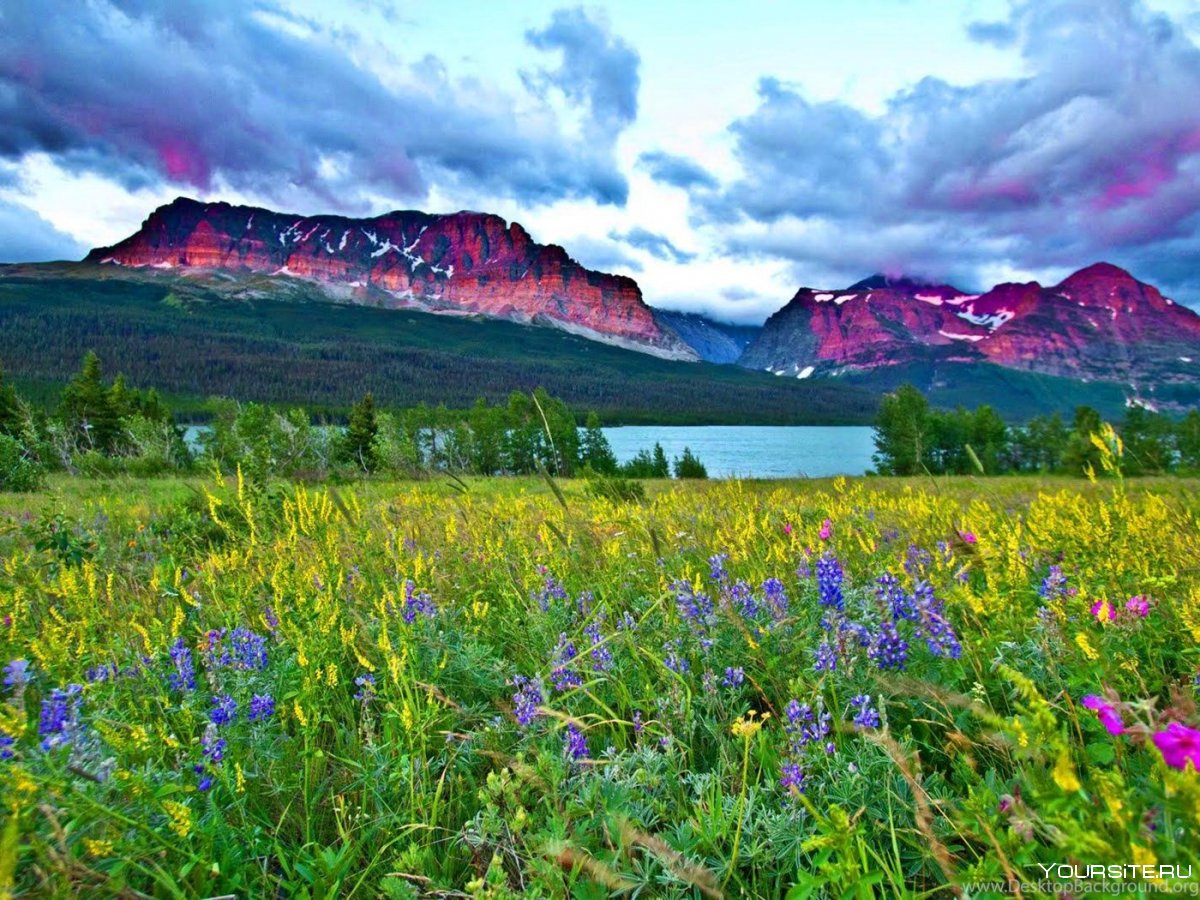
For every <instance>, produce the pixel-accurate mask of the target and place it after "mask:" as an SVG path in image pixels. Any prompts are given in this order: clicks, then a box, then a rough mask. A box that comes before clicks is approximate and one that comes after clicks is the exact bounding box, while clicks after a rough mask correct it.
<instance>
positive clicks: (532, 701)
mask: <svg viewBox="0 0 1200 900" xmlns="http://www.w3.org/2000/svg"><path fill="white" fill-rule="evenodd" d="M512 683H513V685H514V686H515V687H516V689H517V692H516V693H515V694H513V696H512V701H513V712H514V713H515V714H516V716H517V721H518V722H520V723H521V726H522V727H523V728H528V727H529V726H530V724H532V722H533V720H534V719H535V718H537V716H538V707H539V706H541V705H542V683H541V681H539V680H537V679H529V678H526V677H525V676H524V675H517V676H515V677H514V678H513V680H512Z"/></svg>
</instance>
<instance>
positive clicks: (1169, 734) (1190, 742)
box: [1154, 722, 1200, 771]
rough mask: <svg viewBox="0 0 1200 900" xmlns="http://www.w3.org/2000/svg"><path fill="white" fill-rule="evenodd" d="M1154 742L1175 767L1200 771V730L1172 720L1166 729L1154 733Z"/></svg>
mask: <svg viewBox="0 0 1200 900" xmlns="http://www.w3.org/2000/svg"><path fill="white" fill-rule="evenodd" d="M1154 744H1155V746H1156V747H1158V749H1159V751H1161V753H1162V755H1163V761H1164V762H1165V763H1166V764H1167V765H1168V766H1170V767H1171V768H1173V769H1186V768H1187V764H1188V763H1189V762H1190V763H1191V764H1192V768H1193V769H1195V770H1197V771H1200V731H1197V730H1196V729H1195V728H1188V727H1187V726H1186V725H1181V724H1179V723H1178V722H1172V723H1171V724H1170V725H1168V726H1167V728H1166V730H1165V731H1160V732H1159V733H1158V734H1156V735H1154Z"/></svg>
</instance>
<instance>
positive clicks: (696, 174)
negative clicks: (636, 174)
mask: <svg viewBox="0 0 1200 900" xmlns="http://www.w3.org/2000/svg"><path fill="white" fill-rule="evenodd" d="M638 165H639V166H641V167H642V168H644V169H645V170H646V171H647V172H649V173H650V177H651V178H653V179H654V180H655V181H661V182H662V183H663V184H669V185H671V186H672V187H677V188H683V189H684V190H688V189H689V188H709V189H712V188H716V187H717V179H716V178H715V177H713V175H712V173H711V172H709V171H708V170H707V169H705V168H704V167H703V166H702V165H700V164H699V163H698V162H695V161H694V160H690V159H688V158H687V157H686V156H675V155H674V154H671V153H663V152H661V151H656V152H652V153H643V154H642V155H641V156H639V157H638Z"/></svg>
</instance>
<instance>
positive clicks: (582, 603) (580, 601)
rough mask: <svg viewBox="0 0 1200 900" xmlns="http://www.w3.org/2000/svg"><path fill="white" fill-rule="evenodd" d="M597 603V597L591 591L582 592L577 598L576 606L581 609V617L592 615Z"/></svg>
mask: <svg viewBox="0 0 1200 900" xmlns="http://www.w3.org/2000/svg"><path fill="white" fill-rule="evenodd" d="M595 601H596V597H595V595H594V594H593V593H592V592H591V591H580V592H579V596H578V597H576V598H575V606H576V607H577V608H578V609H579V614H580V615H581V616H587V615H590V614H591V612H592V604H593V603H594V602H595Z"/></svg>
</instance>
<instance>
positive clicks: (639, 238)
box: [608, 228, 696, 263]
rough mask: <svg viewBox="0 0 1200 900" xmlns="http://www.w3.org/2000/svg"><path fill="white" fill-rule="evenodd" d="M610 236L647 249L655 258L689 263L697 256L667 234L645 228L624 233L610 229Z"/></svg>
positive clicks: (640, 248) (631, 245)
mask: <svg viewBox="0 0 1200 900" xmlns="http://www.w3.org/2000/svg"><path fill="white" fill-rule="evenodd" d="M608 236H609V238H611V239H612V240H614V241H621V242H623V243H626V244H628V245H629V246H630V247H636V248H637V249H638V250H645V251H646V252H647V253H649V254H650V255H651V256H653V257H654V258H655V259H661V260H670V261H672V262H677V263H689V262H691V261H692V260H694V259H695V258H696V254H695V253H687V252H685V251H683V250H680V249H679V248H678V247H676V246H675V245H674V244H673V243H672V242H671V241H670V239H669V238H667V237H666V236H665V235H661V234H655V233H654V232H653V231H648V230H647V229H645V228H632V229H630V230H629V231H627V232H625V233H624V234H621V233H619V232H616V231H610V232H609V233H608Z"/></svg>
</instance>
